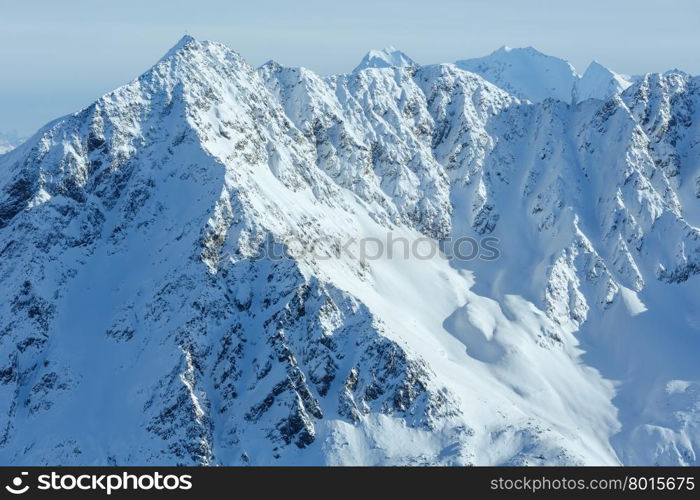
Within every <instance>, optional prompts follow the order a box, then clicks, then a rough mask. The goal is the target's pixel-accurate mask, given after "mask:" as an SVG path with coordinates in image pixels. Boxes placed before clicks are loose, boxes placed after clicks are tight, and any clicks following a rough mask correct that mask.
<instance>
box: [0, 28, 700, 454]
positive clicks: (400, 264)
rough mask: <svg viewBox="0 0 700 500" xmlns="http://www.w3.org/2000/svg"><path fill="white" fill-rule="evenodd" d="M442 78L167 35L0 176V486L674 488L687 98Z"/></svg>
mask: <svg viewBox="0 0 700 500" xmlns="http://www.w3.org/2000/svg"><path fill="white" fill-rule="evenodd" d="M460 66H461V65H460V64H457V65H455V64H440V65H431V66H423V67H421V66H417V65H409V66H402V65H390V66H389V67H375V68H373V69H371V70H364V71H355V72H353V73H350V74H344V75H334V76H330V77H321V76H319V75H317V74H315V73H313V72H312V71H309V70H307V69H303V68H287V67H283V66H281V65H279V64H277V63H274V62H270V63H267V64H265V65H264V66H262V67H261V68H258V69H257V70H256V69H254V68H252V67H251V66H250V65H249V64H248V63H247V62H246V61H245V60H243V59H242V58H241V56H240V55H238V54H237V53H236V52H234V51H232V50H231V49H229V48H227V47H226V46H224V45H221V44H218V43H213V42H205V41H198V40H195V39H193V38H191V37H185V38H183V39H182V40H181V41H180V42H178V44H177V45H176V46H175V47H173V48H172V49H171V50H170V51H169V52H168V53H167V54H166V55H165V56H164V57H163V58H162V59H161V60H160V61H159V62H158V63H157V64H156V65H155V66H154V67H153V68H151V69H150V70H149V71H147V72H146V73H144V74H143V75H141V76H140V77H139V78H138V79H136V80H134V81H133V82H131V83H129V84H128V85H126V86H124V87H121V88H119V89H117V90H115V91H114V92H112V93H110V94H107V95H105V96H103V97H102V98H100V99H99V100H98V101H96V102H95V103H93V104H92V105H90V106H89V107H87V108H85V109H83V110H81V111H79V112H78V113H75V114H73V115H70V116H66V117H64V118H60V119H58V120H55V121H54V122H52V123H50V124H48V125H46V126H45V127H44V128H43V129H41V130H40V131H39V132H38V133H37V134H35V135H34V136H33V137H32V138H31V139H30V140H29V141H27V142H26V143H24V144H23V145H21V146H19V147H18V148H17V149H15V150H13V151H11V152H9V153H7V154H5V155H3V156H2V157H0V190H1V191H0V192H1V193H2V194H0V255H2V257H3V258H2V259H0V276H2V283H3V287H2V289H0V294H2V300H1V301H0V393H1V394H2V398H0V463H4V464H44V463H46V464H148V463H155V464H247V463H250V464H618V463H625V464H657V463H658V464H686V465H691V464H692V465H697V464H698V455H697V454H698V450H700V412H699V410H698V409H699V408H700V366H699V365H698V364H697V361H696V358H697V354H698V352H700V316H698V313H697V311H700V307H698V306H700V304H699V301H700V294H699V293H698V291H700V290H699V281H698V280H699V278H698V276H697V274H698V272H700V229H699V227H700V209H699V208H698V207H699V200H698V198H700V156H699V152H700V150H698V146H697V145H698V144H700V141H699V140H698V139H699V138H698V135H699V134H700V129H699V128H698V123H699V121H698V120H699V118H700V117H698V110H699V109H700V80H699V79H698V78H697V77H691V76H689V75H687V74H684V73H680V72H670V73H666V74H649V75H645V76H643V77H640V78H639V80H638V81H636V82H634V83H633V84H632V85H631V86H629V88H627V89H625V90H624V91H622V92H621V93H616V94H614V95H612V96H611V97H610V98H609V99H607V100H600V99H588V100H585V101H582V102H580V103H578V104H575V105H572V104H571V103H570V99H568V100H567V99H560V100H552V99H546V100H543V101H542V102H539V100H538V99H530V98H529V97H528V100H525V99H523V98H522V97H523V95H522V94H520V93H519V92H518V91H516V90H515V87H513V88H510V89H506V88H504V87H505V85H501V86H498V85H494V84H493V83H490V82H489V81H487V79H485V78H483V77H482V76H479V75H478V74H476V73H474V72H473V71H472V72H470V71H465V70H464V69H461V68H460ZM509 74H511V75H513V74H514V73H513V72H509ZM572 75H573V72H572ZM538 78H539V77H538V76H533V78H532V79H531V80H529V81H527V82H525V83H524V84H523V86H522V87H521V88H528V89H534V87H533V86H532V85H534V83H533V82H536V81H538ZM574 83H575V80H572V82H571V85H572V86H571V87H570V88H569V92H571V91H572V89H573V85H574ZM606 84H607V83H606ZM544 85H545V87H546V88H545V90H547V91H548V89H550V86H549V84H548V83H547V84H544ZM541 90H542V89H541ZM570 95H571V94H570ZM530 101H532V102H530ZM388 236H390V237H391V238H393V240H395V241H396V240H398V241H399V246H398V247H396V248H397V249H396V250H395V251H394V254H393V255H389V254H388V252H381V253H379V252H373V253H372V257H371V258H370V257H368V256H367V254H365V257H366V258H364V259H361V258H358V255H359V253H358V245H359V246H360V248H361V245H362V244H363V242H367V241H370V240H371V241H373V242H374V243H375V244H376V241H377V240H379V241H386V239H387V237H388ZM485 237H488V238H497V240H493V239H492V240H490V241H491V243H492V244H494V242H496V244H497V248H498V251H497V254H492V255H491V258H483V256H482V258H471V259H466V258H464V250H463V248H460V247H459V246H456V245H455V244H454V243H455V241H462V242H465V241H478V240H479V239H482V238H485ZM465 238H471V240H465ZM402 242H403V243H402ZM482 242H483V240H482ZM402 244H405V245H406V247H409V248H411V247H412V248H417V247H418V246H420V245H426V244H428V246H430V244H432V245H436V246H439V247H440V248H441V250H442V252H441V253H436V252H431V253H430V254H426V253H425V252H421V254H420V257H418V256H417V252H414V253H412V254H411V255H409V256H406V255H402V253H401V251H400V249H401V248H403V246H402ZM281 255H284V256H285V258H279V257H280V256H281ZM495 256H497V257H498V258H496V259H494V258H493V257H495ZM458 257H459V258H458Z"/></svg>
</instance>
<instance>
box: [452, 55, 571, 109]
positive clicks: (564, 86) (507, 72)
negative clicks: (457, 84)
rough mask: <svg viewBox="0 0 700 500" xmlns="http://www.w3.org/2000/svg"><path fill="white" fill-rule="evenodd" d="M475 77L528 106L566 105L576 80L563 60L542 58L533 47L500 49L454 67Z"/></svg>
mask: <svg viewBox="0 0 700 500" xmlns="http://www.w3.org/2000/svg"><path fill="white" fill-rule="evenodd" d="M455 64H456V65H457V67H459V68H460V69H463V70H466V71H471V72H472V73H476V74H478V75H480V76H482V77H483V78H485V79H486V80H488V81H490V82H491V83H493V84H495V85H497V86H499V87H501V88H502V89H504V90H507V91H508V92H510V93H512V94H514V95H516V96H517V97H520V98H521V99H528V100H530V101H532V102H539V101H543V100H545V99H547V98H554V99H559V100H561V101H565V102H568V101H569V100H570V99H571V89H572V88H573V85H574V82H575V81H576V80H577V79H578V78H579V75H578V74H577V73H576V70H575V69H574V67H573V66H572V65H571V64H570V63H569V62H568V61H566V60H564V59H560V58H558V57H554V56H550V55H547V54H544V53H542V52H540V51H539V50H537V49H536V48H534V47H531V46H528V47H520V48H512V47H508V46H507V45H504V46H502V47H500V48H498V49H497V50H495V51H494V52H492V53H491V54H489V55H487V56H484V57H478V58H474V59H465V60H461V61H457V62H456V63H455Z"/></svg>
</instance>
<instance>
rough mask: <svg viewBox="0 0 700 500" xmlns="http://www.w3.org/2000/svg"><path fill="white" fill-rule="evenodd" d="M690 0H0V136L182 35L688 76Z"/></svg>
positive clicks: (58, 111) (693, 37)
mask: <svg viewBox="0 0 700 500" xmlns="http://www.w3.org/2000/svg"><path fill="white" fill-rule="evenodd" d="M699 27H700V2H698V1H697V0H666V1H661V0H635V1H629V0H585V1H583V0H578V1H575V2H568V1H566V2H565V1H562V0H559V1H551V0H539V1H534V0H471V1H467V0H462V1H459V0H430V1H425V0H419V1H414V0H401V1H399V0H352V1H346V2H334V1H330V0H323V1H320V0H306V1H301V0H300V1H296V2H294V1H290V0H287V1H270V0H255V1H252V0H245V1H237V0H233V1H231V0H196V1H193V0H186V1H184V0H168V1H146V0H137V1H134V0H118V1H117V0H112V1H104V0H62V1H60V2H59V1H55V0H26V1H22V0H0V132H3V131H4V132H7V131H12V130H15V131H17V132H19V133H20V134H22V135H28V134H31V133H33V132H34V131H36V130H37V129H38V128H39V127H41V126H42V125H44V124H45V123H46V122H48V121H50V120H52V119H54V118H57V117H59V116H62V115H65V114H68V113H72V112H75V111H78V110H79V109H81V108H83V107H85V106H87V105H89V104H90V103H91V102H93V101H94V100H95V99H96V98H97V97H99V96H101V95H102V94H104V93H106V92H109V91H110V90H113V89H114V88H116V87H118V86H119V85H122V84H124V83H127V82H128V81H130V80H132V79H133V78H135V77H136V76H138V75H139V74H141V73H142V72H144V71H145V70H147V69H148V68H149V67H150V66H151V65H153V64H154V63H155V62H156V61H157V60H158V59H159V58H160V57H161V56H162V55H163V54H164V53H165V52H167V50H168V49H169V48H170V47H171V46H172V45H174V44H175V43H176V42H177V41H178V40H179V39H180V38H181V37H182V36H183V35H184V34H185V33H186V32H187V33H189V34H190V35H192V36H194V37H196V38H199V39H205V40H215V41H219V42H223V43H225V44H227V45H229V46H230V47H232V48H233V49H235V50H236V51H238V52H239V53H240V54H242V55H243V56H244V57H245V58H246V59H247V60H248V61H249V62H250V63H251V64H253V65H256V66H257V65H260V64H262V63H264V62H265V61H267V60H269V59H275V60H277V61H279V62H280V63H282V64H284V65H288V66H305V67H307V68H310V69H312V70H315V71H317V72H319V73H321V74H331V73H340V72H347V71H350V70H352V68H353V67H354V66H355V65H357V63H358V62H359V61H360V59H361V58H362V56H363V55H364V54H365V53H366V52H367V51H368V50H369V49H372V48H382V47H385V46H388V45H394V46H395V47H397V48H398V49H400V50H402V51H404V52H406V53H407V54H408V55H409V56H410V57H411V58H413V59H414V60H416V61H417V62H419V63H424V64H427V63H437V62H452V61H455V60H458V59H466V58H471V57H479V56H483V55H486V54H488V53H490V52H492V51H493V50H495V49H497V48H498V47H500V46H502V45H508V46H511V47H522V46H534V47H535V48H537V49H539V50H540V51H542V52H544V53H547V54H550V55H555V56H558V57H561V58H564V59H567V60H568V61H570V62H571V63H572V64H573V65H574V66H575V67H576V68H577V70H578V71H579V73H583V71H584V70H585V68H586V66H587V65H588V64H589V63H590V61H591V60H593V59H595V60H597V61H599V62H601V63H602V64H604V65H606V66H608V67H610V68H611V69H614V70H615V71H617V72H620V73H628V74H638V73H645V72H649V71H665V70H667V69H673V68H680V69H683V70H685V71H688V72H689V73H692V74H700V57H698V54H700V28H699Z"/></svg>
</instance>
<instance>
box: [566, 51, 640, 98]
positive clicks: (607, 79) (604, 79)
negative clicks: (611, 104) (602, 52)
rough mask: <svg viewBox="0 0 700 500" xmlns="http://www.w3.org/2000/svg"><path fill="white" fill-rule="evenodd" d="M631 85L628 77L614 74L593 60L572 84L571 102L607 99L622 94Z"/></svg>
mask: <svg viewBox="0 0 700 500" xmlns="http://www.w3.org/2000/svg"><path fill="white" fill-rule="evenodd" d="M631 84H632V81H631V78H630V77H629V76H627V75H622V74H619V73H615V72H614V71H612V70H611V69H609V68H608V67H606V66H604V65H603V64H601V63H600V62H598V61H595V60H594V61H592V62H591V64H589V65H588V68H586V71H585V72H584V73H583V76H582V77H581V78H580V79H579V80H577V81H576V83H575V84H574V88H573V91H572V100H573V101H574V102H581V101H585V100H586V99H607V98H609V97H611V96H612V95H615V94H618V93H620V92H622V91H623V90H625V89H626V88H627V87H629V86H630V85H631Z"/></svg>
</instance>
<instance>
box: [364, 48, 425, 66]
mask: <svg viewBox="0 0 700 500" xmlns="http://www.w3.org/2000/svg"><path fill="white" fill-rule="evenodd" d="M404 66H418V63H416V62H415V61H414V60H413V59H411V58H410V57H408V56H407V55H406V54H405V53H404V52H401V51H400V50H398V49H396V48H395V47H394V46H393V45H389V46H388V47H384V48H383V49H381V50H377V49H372V50H370V51H369V52H367V54H365V57H363V58H362V61H360V64H358V65H357V67H356V68H355V69H354V70H353V72H356V71H361V70H363V69H366V68H391V67H399V68H400V67H404Z"/></svg>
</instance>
